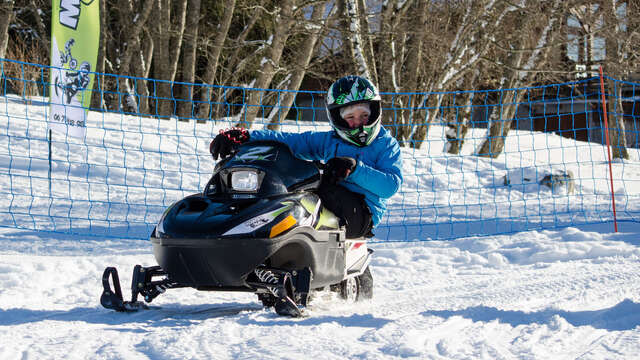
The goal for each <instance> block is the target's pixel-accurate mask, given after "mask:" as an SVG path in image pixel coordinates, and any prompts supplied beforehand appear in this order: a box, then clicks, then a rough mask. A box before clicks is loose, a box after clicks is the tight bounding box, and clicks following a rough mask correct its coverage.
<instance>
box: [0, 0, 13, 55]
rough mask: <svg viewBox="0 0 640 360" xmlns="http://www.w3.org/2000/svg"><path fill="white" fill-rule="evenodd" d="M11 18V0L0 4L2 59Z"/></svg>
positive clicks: (7, 39) (7, 42)
mask: <svg viewBox="0 0 640 360" xmlns="http://www.w3.org/2000/svg"><path fill="white" fill-rule="evenodd" d="M12 19H13V1H3V2H2V4H0V58H2V59H4V57H5V54H6V52H7V44H9V24H11V21H12Z"/></svg>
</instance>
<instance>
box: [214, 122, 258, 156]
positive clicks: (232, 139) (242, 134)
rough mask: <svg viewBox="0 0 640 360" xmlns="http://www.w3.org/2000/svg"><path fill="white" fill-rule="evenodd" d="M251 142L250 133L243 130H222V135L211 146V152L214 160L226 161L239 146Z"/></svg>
mask: <svg viewBox="0 0 640 360" xmlns="http://www.w3.org/2000/svg"><path fill="white" fill-rule="evenodd" d="M247 141H249V132H248V131H247V129H243V128H231V129H227V130H220V133H219V134H218V135H216V137H215V138H214V139H213V140H212V141H211V144H209V152H210V153H211V156H213V159H214V160H218V156H220V159H224V158H226V157H228V156H229V155H231V154H233V153H234V152H235V150H236V149H237V147H238V145H240V144H244V143H245V142H247Z"/></svg>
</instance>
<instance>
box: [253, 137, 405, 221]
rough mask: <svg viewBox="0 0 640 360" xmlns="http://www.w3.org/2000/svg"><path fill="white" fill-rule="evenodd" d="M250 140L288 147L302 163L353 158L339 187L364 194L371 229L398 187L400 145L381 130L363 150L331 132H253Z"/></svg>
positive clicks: (400, 182)
mask: <svg viewBox="0 0 640 360" xmlns="http://www.w3.org/2000/svg"><path fill="white" fill-rule="evenodd" d="M250 139H251V140H277V141H280V142H283V143H285V144H287V145H289V147H290V148H291V150H292V151H293V152H294V154H296V156H298V157H300V158H302V159H305V160H322V161H324V162H325V163H326V162H327V161H328V160H329V159H331V158H334V157H336V156H348V157H352V158H354V159H356V160H357V165H356V168H355V170H354V171H353V172H352V173H351V174H350V175H349V177H347V178H346V179H345V180H344V181H342V182H341V183H340V184H341V185H342V186H344V187H346V188H347V189H349V190H351V191H353V192H356V193H360V194H363V195H364V197H365V201H366V202H367V205H369V209H370V210H371V214H372V221H373V225H374V226H375V225H378V223H380V220H381V219H382V215H383V214H384V212H385V211H386V209H387V199H388V198H390V197H391V196H393V194H395V193H396V192H397V191H398V189H400V185H402V156H401V152H400V146H399V145H398V142H397V141H396V139H395V138H393V137H392V136H391V135H390V134H389V132H388V131H387V130H386V129H385V128H384V127H382V128H381V129H380V133H379V134H378V136H377V137H376V139H375V140H374V141H373V142H372V143H371V144H369V145H368V146H365V147H358V146H355V145H351V144H349V143H347V142H345V141H344V140H342V139H341V138H340V137H338V135H337V134H336V133H335V132H334V131H326V132H316V131H308V132H303V133H285V132H277V131H271V130H253V131H251V134H250Z"/></svg>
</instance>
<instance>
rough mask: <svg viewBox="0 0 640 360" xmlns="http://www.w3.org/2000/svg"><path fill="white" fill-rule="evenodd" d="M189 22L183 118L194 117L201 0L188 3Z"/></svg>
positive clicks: (182, 96) (181, 108)
mask: <svg viewBox="0 0 640 360" xmlns="http://www.w3.org/2000/svg"><path fill="white" fill-rule="evenodd" d="M187 9H188V13H187V24H186V29H185V34H184V38H185V41H184V51H183V56H182V81H183V82H185V83H187V84H189V85H187V84H182V85H181V90H182V91H181V92H180V93H181V95H180V99H181V100H182V101H181V102H180V106H178V115H179V116H180V117H181V118H183V119H187V118H192V117H193V115H194V114H193V109H194V106H193V101H192V99H194V96H193V93H194V90H195V87H194V85H191V84H193V83H194V81H195V72H196V50H197V45H198V43H197V39H198V24H199V23H200V0H189V2H188V4H187Z"/></svg>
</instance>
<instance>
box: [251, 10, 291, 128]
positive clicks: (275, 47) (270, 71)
mask: <svg viewBox="0 0 640 360" xmlns="http://www.w3.org/2000/svg"><path fill="white" fill-rule="evenodd" d="M293 5H294V0H283V1H282V2H280V5H279V8H278V9H276V15H275V17H274V25H275V26H274V31H273V38H272V41H271V46H270V47H269V50H268V56H267V57H266V58H264V59H263V61H261V63H262V64H263V65H262V71H260V72H259V75H258V78H257V79H256V81H255V85H254V88H258V89H266V88H267V87H268V86H269V84H270V83H271V80H272V79H273V76H274V75H275V73H276V71H277V69H278V66H279V64H280V57H281V56H282V51H283V50H284V45H285V43H286V41H287V38H288V37H289V35H290V29H291V24H292V23H293V20H294V19H293ZM263 93H264V92H263V91H259V90H250V93H249V95H248V98H247V100H246V102H245V108H244V119H242V120H241V121H240V122H241V124H242V125H244V126H245V127H247V128H248V127H251V124H252V123H253V121H254V120H255V118H256V115H257V114H258V111H260V109H261V108H262V106H261V105H262V104H261V101H260V99H262V98H263V95H264V94H263Z"/></svg>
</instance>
